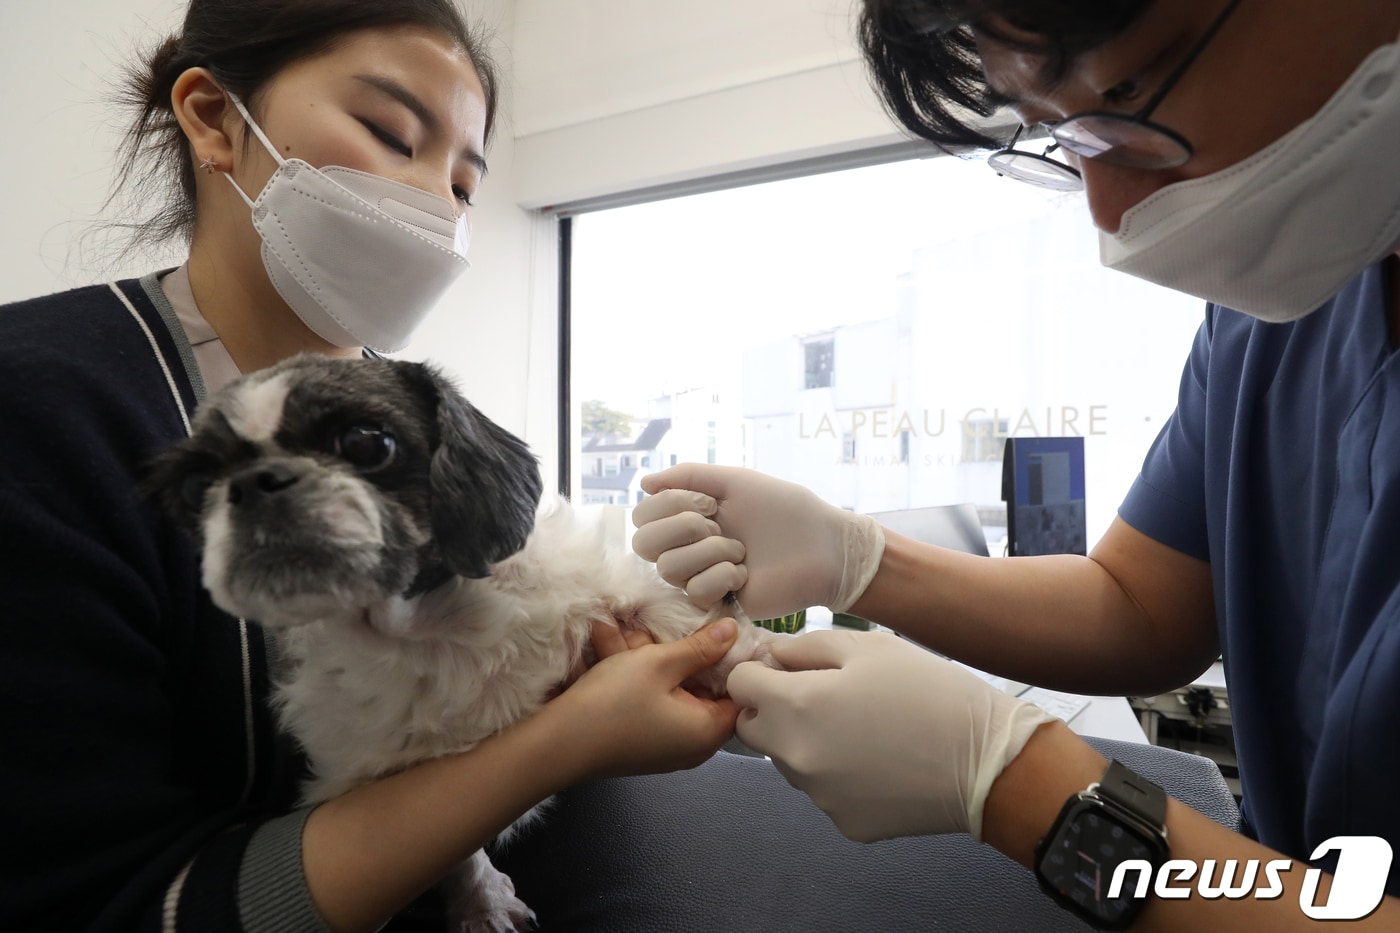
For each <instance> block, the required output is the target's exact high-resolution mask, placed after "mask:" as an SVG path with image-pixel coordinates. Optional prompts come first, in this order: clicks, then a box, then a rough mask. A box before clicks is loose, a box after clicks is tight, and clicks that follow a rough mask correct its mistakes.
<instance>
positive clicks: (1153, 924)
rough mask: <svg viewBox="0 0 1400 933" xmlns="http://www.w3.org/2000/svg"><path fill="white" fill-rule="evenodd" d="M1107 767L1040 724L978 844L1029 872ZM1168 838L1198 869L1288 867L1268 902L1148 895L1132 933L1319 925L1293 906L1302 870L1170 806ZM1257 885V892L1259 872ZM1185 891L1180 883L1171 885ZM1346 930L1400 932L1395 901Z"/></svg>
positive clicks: (995, 791) (1002, 782)
mask: <svg viewBox="0 0 1400 933" xmlns="http://www.w3.org/2000/svg"><path fill="white" fill-rule="evenodd" d="M1106 766H1107V762H1106V761H1105V760H1104V758H1103V756H1101V755H1100V754H1099V753H1098V752H1096V751H1095V750H1094V749H1093V748H1091V747H1090V746H1089V745H1088V744H1086V743H1085V742H1084V740H1082V739H1081V738H1079V737H1078V736H1077V735H1075V734H1073V733H1072V732H1071V731H1070V730H1069V727H1068V726H1066V725H1065V724H1064V723H1060V722H1052V723H1046V724H1045V725H1043V726H1041V727H1040V728H1039V729H1038V730H1036V733H1035V735H1033V736H1032V737H1031V739H1030V741H1029V742H1027V743H1026V746H1025V748H1024V749H1022V750H1021V753H1020V754H1019V755H1018V756H1017V757H1016V758H1015V759H1013V760H1012V762H1011V763H1010V764H1009V765H1007V766H1006V769H1005V770H1004V771H1002V773H1001V775H1000V776H999V777H998V778H997V780H996V782H995V783H994V784H992V789H991V792H990V793H989V794H988V796H987V805H986V809H985V810H984V819H983V824H982V825H983V833H982V838H983V841H984V842H986V843H988V844H989V845H992V846H995V847H996V848H997V849H999V850H1001V851H1002V852H1003V853H1005V854H1006V855H1008V856H1010V857H1011V858H1013V859H1015V860H1016V861H1018V862H1020V863H1021V864H1022V865H1024V866H1025V867H1027V868H1032V863H1033V860H1034V852H1035V846H1036V844H1037V843H1038V842H1039V841H1040V839H1041V838H1042V837H1043V836H1044V835H1045V834H1046V833H1047V832H1048V831H1049V830H1050V827H1051V825H1052V824H1053V823H1054V821H1055V817H1056V815H1057V814H1058V813H1059V811H1060V808H1061V807H1062V806H1063V805H1064V803H1065V801H1066V800H1068V799H1069V798H1070V796H1072V795H1073V794H1076V793H1078V792H1079V791H1082V790H1084V789H1085V788H1087V787H1088V786H1089V785H1090V784H1091V783H1093V782H1095V781H1097V780H1099V778H1100V776H1101V775H1102V774H1103V771H1104V768H1105V767H1106ZM1167 836H1168V840H1169V843H1170V846H1171V856H1170V857H1171V858H1173V859H1184V860H1186V861H1189V862H1192V863H1194V864H1195V865H1197V866H1201V865H1203V864H1204V863H1205V862H1207V861H1214V862H1215V863H1216V864H1217V865H1222V864H1224V862H1225V861H1226V860H1228V859H1234V860H1236V861H1237V863H1238V864H1240V865H1243V864H1246V863H1247V862H1248V860H1250V859H1254V860H1257V864H1259V865H1261V866H1262V865H1265V864H1267V863H1268V862H1270V861H1271V860H1281V859H1282V860H1288V861H1290V862H1291V863H1292V864H1291V867H1290V869H1289V870H1287V871H1283V872H1281V873H1280V875H1279V879H1280V881H1281V882H1282V884H1283V889H1284V890H1283V893H1282V894H1281V895H1280V896H1277V897H1273V898H1267V899H1266V898H1256V897H1253V896H1246V897H1241V898H1214V899H1211V898H1205V897H1201V896H1200V895H1199V894H1198V893H1197V892H1196V890H1195V889H1194V887H1192V890H1191V893H1190V895H1189V896H1187V897H1183V898H1179V899H1177V898H1173V899H1170V900H1169V899H1165V898H1161V897H1158V896H1156V895H1155V894H1153V893H1149V894H1148V898H1149V900H1148V902H1147V905H1146V907H1145V908H1144V909H1143V912H1142V914H1141V916H1140V917H1139V918H1138V920H1137V921H1136V923H1134V925H1133V927H1132V929H1133V930H1135V931H1144V933H1154V931H1161V933H1178V931H1181V930H1220V931H1232V930H1240V931H1254V930H1278V931H1281V933H1283V931H1289V930H1303V929H1309V930H1310V929H1316V928H1317V927H1318V926H1319V924H1318V923H1317V922H1316V921H1314V920H1311V919H1310V918H1308V916H1307V915H1306V914H1304V913H1303V910H1302V908H1301V907H1300V906H1299V904H1300V901H1299V897H1300V893H1301V891H1302V887H1303V883H1304V880H1305V879H1306V872H1307V869H1308V867H1309V866H1308V864H1307V863H1306V862H1304V861H1302V860H1300V859H1289V858H1288V856H1286V855H1283V854H1281V853H1278V852H1275V851H1274V850H1272V849H1269V848H1267V847H1265V846H1262V845H1260V844H1259V843H1257V842H1255V841H1253V840H1252V839H1248V838H1246V837H1245V836H1242V835H1240V834H1239V833H1236V832H1233V831H1231V830H1229V829H1227V828H1225V827H1224V826H1221V825H1220V824H1219V823H1217V822H1215V821H1214V820H1212V819H1210V818H1208V817H1206V816H1203V815H1202V814H1200V813H1197V812H1196V811H1195V810H1192V809H1191V808H1190V807H1188V806H1186V805H1185V804H1183V803H1181V802H1180V801H1177V800H1171V799H1168V801H1167ZM1259 879H1260V881H1259V883H1260V886H1261V887H1262V886H1264V885H1265V884H1266V882H1265V881H1264V878H1263V875H1262V873H1261V874H1260V875H1259ZM1331 884H1332V876H1331V875H1329V874H1327V873H1326V872H1322V873H1320V878H1319V883H1318V889H1317V891H1316V892H1315V894H1314V896H1313V900H1312V903H1315V904H1325V903H1326V902H1327V896H1328V892H1329V890H1330V888H1331ZM1174 886H1175V887H1177V888H1180V889H1183V890H1184V889H1185V888H1186V887H1187V886H1188V885H1187V884H1186V883H1185V882H1182V883H1180V884H1177V885H1174ZM1346 928H1347V930H1349V931H1350V930H1373V929H1374V930H1397V929H1400V900H1397V899H1396V898H1393V897H1386V898H1383V899H1382V901H1381V904H1380V907H1379V908H1377V910H1376V912H1375V913H1373V914H1371V915H1370V916H1369V917H1367V918H1366V919H1365V920H1362V921H1359V922H1358V923H1356V924H1347V925H1346Z"/></svg>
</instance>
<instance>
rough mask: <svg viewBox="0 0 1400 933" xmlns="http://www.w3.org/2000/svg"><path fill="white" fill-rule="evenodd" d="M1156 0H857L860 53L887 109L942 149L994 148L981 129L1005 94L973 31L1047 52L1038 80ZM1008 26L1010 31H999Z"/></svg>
mask: <svg viewBox="0 0 1400 933" xmlns="http://www.w3.org/2000/svg"><path fill="white" fill-rule="evenodd" d="M1153 2H1154V0H863V2H862V9H861V14H860V21H859V27H858V34H859V40H860V46H861V51H862V53H863V54H864V56H865V61H866V64H867V65H868V66H869V68H870V75H871V78H872V80H873V82H874V84H875V89H876V91H877V92H878V93H879V95H880V97H881V99H882V100H883V101H884V104H885V107H886V109H887V110H889V112H890V115H891V116H893V117H894V118H895V120H897V121H898V122H899V123H900V124H901V125H902V126H904V127H905V129H907V130H909V132H911V133H913V134H914V135H916V136H921V137H923V138H924V139H927V140H930V141H931V142H933V143H934V144H935V145H937V146H938V147H939V148H940V149H944V150H945V151H949V152H961V151H967V150H972V149H993V148H1000V147H1001V145H1002V143H1001V142H1000V141H998V140H996V139H994V138H992V137H990V136H988V135H986V133H985V132H984V131H983V130H982V129H979V126H978V124H979V122H980V121H979V119H978V118H982V119H985V118H988V117H991V116H992V115H993V114H994V113H996V112H997V111H998V110H1000V109H1001V108H1002V107H1004V106H1006V104H1007V103H1008V101H1007V100H1006V99H1005V98H1004V97H1003V96H1001V95H1000V94H998V93H996V91H994V90H992V88H991V87H990V86H989V85H988V83H987V78H986V75H985V73H984V71H983V68H982V60H981V58H980V57H979V56H978V54H977V44H976V41H975V40H974V38H973V31H974V29H975V30H976V31H977V32H980V33H983V34H986V35H990V36H994V37H995V38H996V39H997V40H998V41H1000V42H1004V43H1006V44H1008V45H1011V46H1012V47H1014V48H1019V49H1023V50H1025V51H1029V52H1032V53H1034V54H1037V55H1041V56H1044V59H1045V69H1044V73H1043V78H1044V80H1045V81H1046V82H1047V83H1049V84H1053V83H1054V82H1055V81H1057V80H1059V79H1060V78H1062V77H1063V76H1064V74H1065V72H1066V71H1067V70H1068V68H1069V67H1070V64H1071V63H1072V62H1073V60H1074V58H1075V56H1077V55H1079V54H1080V53H1082V52H1085V51H1087V50H1089V49H1092V48H1095V47H1097V46H1099V45H1102V44H1103V43H1105V42H1107V41H1108V40H1110V39H1112V38H1114V37H1115V36H1118V35H1120V34H1121V33H1123V31H1124V30H1126V29H1127V28H1128V26H1129V25H1131V24H1132V22H1133V21H1134V20H1136V19H1137V18H1138V16H1140V15H1141V14H1142V12H1143V11H1144V10H1146V9H1147V8H1148V7H1149V6H1151V5H1152V3H1153ZM1007 26H1009V27H1011V28H1012V29H1013V30H1014V31H1015V34H1016V35H1015V38H1012V36H1011V35H1009V34H1008V33H1007V31H1006V29H1005V27H1007Z"/></svg>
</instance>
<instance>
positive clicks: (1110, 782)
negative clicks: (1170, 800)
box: [1098, 759, 1167, 828]
mask: <svg viewBox="0 0 1400 933" xmlns="http://www.w3.org/2000/svg"><path fill="white" fill-rule="evenodd" d="M1098 792H1099V794H1100V796H1102V797H1103V798H1104V799H1106V800H1111V801H1112V802H1113V803H1116V804H1117V805H1118V806H1120V807H1123V808H1124V809H1125V810H1127V811H1128V812H1129V813H1132V814H1133V815H1135V816H1137V817H1139V818H1140V819H1143V820H1146V821H1147V822H1148V823H1150V824H1152V825H1153V826H1154V827H1159V828H1160V827H1163V826H1165V825H1166V822H1167V792H1166V791H1164V790H1162V788H1160V787H1158V786H1157V785H1156V784H1154V783H1152V782H1151V781H1149V780H1148V779H1147V778H1145V777H1143V776H1142V775H1140V774H1138V773H1136V772H1135V771H1133V770H1131V769H1130V768H1128V766H1127V765H1125V764H1123V763H1122V762H1121V761H1118V760H1117V759H1114V760H1113V761H1111V762H1109V764H1108V770H1106V771H1104V773H1103V777H1102V778H1100V779H1099V787H1098Z"/></svg>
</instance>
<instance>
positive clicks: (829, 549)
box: [632, 463, 885, 619]
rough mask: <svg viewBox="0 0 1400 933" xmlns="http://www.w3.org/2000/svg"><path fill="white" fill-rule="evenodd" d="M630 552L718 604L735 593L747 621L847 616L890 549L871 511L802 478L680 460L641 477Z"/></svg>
mask: <svg viewBox="0 0 1400 933" xmlns="http://www.w3.org/2000/svg"><path fill="white" fill-rule="evenodd" d="M642 488H643V489H644V490H646V491H647V492H648V493H650V495H649V496H648V497H647V498H646V499H643V500H642V502H641V503H640V504H639V505H638V506H637V507H636V509H634V510H633V512H632V523H633V524H635V525H636V526H637V532H636V534H635V535H634V536H633V538H632V549H633V550H635V551H636V552H637V553H638V554H639V555H641V556H642V557H643V558H645V559H646V560H650V561H655V562H656V567H657V570H658V571H659V572H660V573H661V576H662V577H663V578H664V579H665V580H666V581H667V582H669V583H671V584H672V585H673V586H679V587H681V588H682V589H684V590H685V591H686V594H687V595H688V596H689V597H690V601H691V602H693V603H694V604H695V605H696V606H699V607H700V608H702V609H711V608H713V607H714V606H715V605H717V604H718V603H719V602H720V600H722V599H724V597H725V595H726V594H728V593H731V592H732V593H735V594H736V595H737V597H738V600H739V604H740V605H741V606H743V607H744V610H745V611H746V612H747V613H748V614H749V616H750V617H752V618H755V619H774V618H777V617H779V616H784V615H787V614H788V613H790V612H796V611H797V610H799V609H806V608H808V607H810V606H827V607H829V608H831V609H832V610H833V611H835V612H845V611H846V610H847V609H849V608H850V607H851V605H852V604H853V603H854V602H855V601H856V600H857V599H859V598H860V595H861V594H862V593H864V592H865V588H866V587H867V586H869V585H870V581H871V579H872V578H873V577H874V576H875V571H876V570H878V569H879V567H880V557H881V555H883V554H884V551H885V533H884V531H882V530H881V528H880V526H879V524H878V523H876V521H875V520H874V519H873V518H871V517H870V516H868V515H857V514H856V513H854V512H850V511H847V510H845V509H838V508H836V507H835V506H833V505H829V504H828V503H826V502H824V501H822V499H820V498H819V497H818V496H817V495H816V493H814V492H812V491H811V490H809V489H807V488H806V487H804V486H799V485H797V484H796V483H789V482H786V481H784V480H780V479H774V478H773V477H771V476H765V475H764V474H762V473H756V472H754V471H753V470H744V469H740V468H738V467H725V466H713V465H707V464H698V463H683V464H681V465H680V466H675V467H671V468H670V469H669V470H663V471H662V472H660V473H653V474H651V475H650V476H645V477H643V478H642Z"/></svg>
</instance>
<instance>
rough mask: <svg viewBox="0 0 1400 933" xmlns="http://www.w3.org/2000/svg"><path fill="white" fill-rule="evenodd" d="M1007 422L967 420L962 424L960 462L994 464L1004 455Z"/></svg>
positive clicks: (999, 419) (981, 419)
mask: <svg viewBox="0 0 1400 933" xmlns="http://www.w3.org/2000/svg"><path fill="white" fill-rule="evenodd" d="M1007 426H1008V425H1007V420H1006V419H1005V418H998V419H997V420H995V421H993V420H992V419H991V418H969V419H967V420H965V421H964V422H963V423H962V462H963V463H996V464H998V465H1000V463H1001V460H1002V457H1003V456H1005V453H1006V429H1007Z"/></svg>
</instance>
